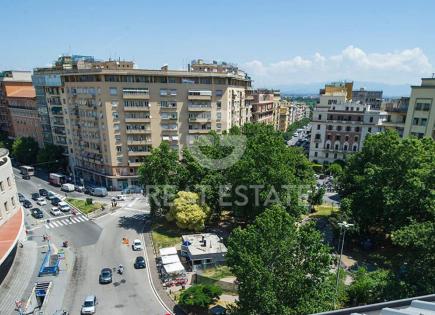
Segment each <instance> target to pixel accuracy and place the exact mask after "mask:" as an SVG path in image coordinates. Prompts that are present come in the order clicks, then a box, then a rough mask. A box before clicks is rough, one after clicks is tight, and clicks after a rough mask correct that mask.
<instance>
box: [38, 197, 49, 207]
mask: <svg viewBox="0 0 435 315" xmlns="http://www.w3.org/2000/svg"><path fill="white" fill-rule="evenodd" d="M36 203H37V204H38V206H45V205H46V204H47V201H46V200H45V198H44V197H39V198H38V199H37V200H36Z"/></svg>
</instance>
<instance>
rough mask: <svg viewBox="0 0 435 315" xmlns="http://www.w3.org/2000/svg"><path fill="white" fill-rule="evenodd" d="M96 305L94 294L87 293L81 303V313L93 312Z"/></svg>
mask: <svg viewBox="0 0 435 315" xmlns="http://www.w3.org/2000/svg"><path fill="white" fill-rule="evenodd" d="M96 306H97V298H96V297H95V295H89V296H87V297H86V298H85V301H84V302H83V305H82V310H81V313H82V314H95V307H96Z"/></svg>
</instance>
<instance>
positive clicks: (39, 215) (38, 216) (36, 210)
mask: <svg viewBox="0 0 435 315" xmlns="http://www.w3.org/2000/svg"><path fill="white" fill-rule="evenodd" d="M30 212H31V213H32V216H33V217H34V218H36V219H42V218H43V217H44V213H43V212H42V211H41V209H39V208H33V209H32V210H30Z"/></svg>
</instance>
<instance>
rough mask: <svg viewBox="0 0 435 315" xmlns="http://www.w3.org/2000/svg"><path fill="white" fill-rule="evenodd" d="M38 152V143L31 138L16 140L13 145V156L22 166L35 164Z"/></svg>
mask: <svg viewBox="0 0 435 315" xmlns="http://www.w3.org/2000/svg"><path fill="white" fill-rule="evenodd" d="M38 151H39V147H38V142H36V141H35V139H33V138H31V137H22V138H21V137H19V138H16V139H15V141H14V143H13V144H12V156H13V157H14V158H15V159H16V160H17V161H18V162H20V163H22V164H27V165H31V164H35V163H36V157H37V154H38Z"/></svg>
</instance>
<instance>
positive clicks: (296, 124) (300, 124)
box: [284, 118, 311, 140]
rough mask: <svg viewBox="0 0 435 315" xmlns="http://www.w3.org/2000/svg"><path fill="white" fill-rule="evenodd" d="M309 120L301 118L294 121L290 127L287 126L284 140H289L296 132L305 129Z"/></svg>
mask: <svg viewBox="0 0 435 315" xmlns="http://www.w3.org/2000/svg"><path fill="white" fill-rule="evenodd" d="M310 121H311V119H309V118H302V119H301V120H299V121H295V122H294V123H292V124H291V125H290V126H288V128H287V130H286V132H284V139H285V140H290V139H291V138H292V136H293V134H294V133H295V132H296V130H298V129H300V128H303V127H305V126H306V125H308V124H309V123H310Z"/></svg>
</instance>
